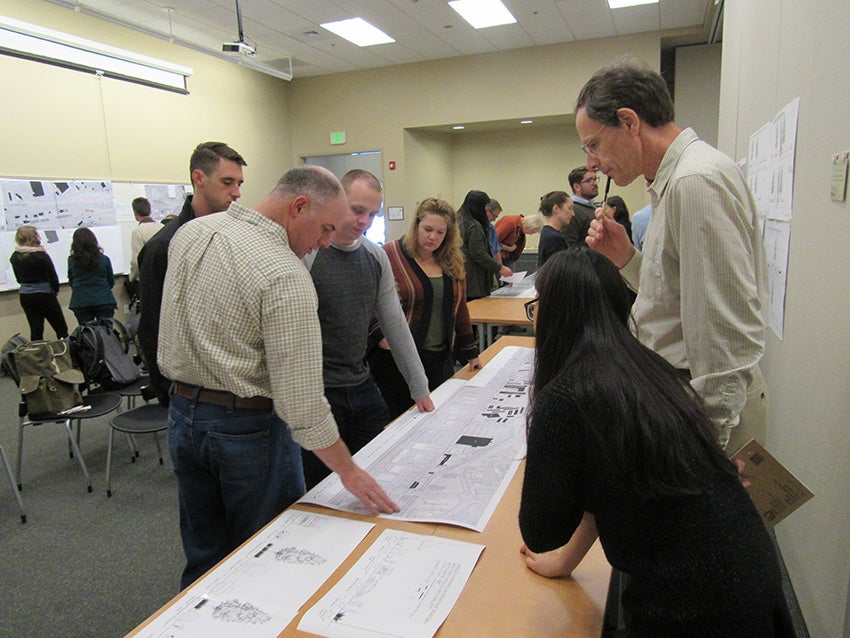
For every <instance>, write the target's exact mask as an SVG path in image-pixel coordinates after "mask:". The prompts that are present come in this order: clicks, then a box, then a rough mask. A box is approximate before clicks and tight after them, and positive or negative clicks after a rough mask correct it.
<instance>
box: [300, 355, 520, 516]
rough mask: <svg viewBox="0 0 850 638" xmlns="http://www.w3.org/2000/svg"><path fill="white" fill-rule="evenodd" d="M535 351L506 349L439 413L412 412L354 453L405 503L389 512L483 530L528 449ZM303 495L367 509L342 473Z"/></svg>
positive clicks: (447, 398)
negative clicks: (356, 496)
mask: <svg viewBox="0 0 850 638" xmlns="http://www.w3.org/2000/svg"><path fill="white" fill-rule="evenodd" d="M533 358H534V351H533V350H532V349H531V348H517V347H508V348H505V349H504V350H502V352H500V353H499V355H497V356H496V357H494V359H493V360H492V361H491V362H490V363H488V364H487V365H486V366H484V368H483V369H482V370H481V371H479V372H478V374H477V375H476V376H475V377H473V380H472V381H471V382H469V381H468V382H466V383H463V384H462V385H459V386H457V385H456V386H454V387H455V388H456V390H455V391H454V392H453V393H451V394H450V396H441V397H440V399H441V400H440V403H439V405H438V407H437V409H436V410H435V411H434V412H429V413H419V412H416V411H415V410H412V411H408V412H406V413H405V414H404V415H402V416H401V417H400V418H399V419H398V420H396V421H395V422H394V423H393V424H392V425H391V426H390V427H389V428H387V429H386V430H384V432H382V433H381V434H380V435H379V436H378V437H377V438H375V439H374V440H373V441H372V442H371V443H369V444H368V445H367V446H366V447H364V448H363V449H362V450H360V451H359V452H358V453H357V454H356V455H355V457H354V458H355V460H356V461H357V463H358V465H360V466H361V467H363V468H364V469H366V470H367V471H368V472H369V473H370V474H371V475H372V476H373V477H374V478H375V479H376V480H377V481H378V482H379V483H380V484H381V486H382V487H383V488H384V489H385V490H386V491H387V493H388V494H389V496H390V498H392V499H393V500H394V501H395V502H396V503H397V504H398V505H399V507H400V508H401V511H400V512H399V513H397V514H392V515H387V514H382V516H383V517H384V518H393V519H397V520H403V521H417V522H431V523H448V524H451V525H460V526H462V527H467V528H469V529H473V530H476V531H479V532H480V531H482V530H483V529H484V527H485V526H486V525H487V521H488V520H489V519H490V516H491V515H492V513H493V510H494V509H495V507H496V504H498V502H499V499H500V498H501V497H502V494H504V491H505V489H506V488H507V486H508V483H510V481H511V478H512V477H513V475H514V473H515V472H516V469H517V467H518V466H519V463H520V461H521V460H522V458H523V457H524V456H525V426H526V412H527V409H528V387H529V385H530V382H531V370H532V362H533ZM441 389H442V388H441ZM450 389H451V388H449V389H448V390H450ZM448 390H447V391H448ZM301 502H304V503H312V504H314V505H322V506H324V507H330V508H332V509H338V510H343V511H347V512H356V513H359V514H366V513H367V512H366V509H365V508H364V507H363V505H362V504H361V503H360V502H359V501H358V500H357V499H356V498H355V497H354V496H352V495H351V494H350V493H349V492H347V491H346V490H345V488H344V487H343V486H342V482H341V481H340V480H339V478H338V477H337V476H336V475H335V474H334V475H331V476H329V477H328V478H326V479H325V480H324V481H322V482H321V483H319V484H318V485H317V486H316V487H315V488H313V489H312V490H310V491H309V492H308V493H307V494H306V495H305V496H304V497H303V498H302V499H301Z"/></svg>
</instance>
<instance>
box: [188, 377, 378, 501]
mask: <svg viewBox="0 0 850 638" xmlns="http://www.w3.org/2000/svg"><path fill="white" fill-rule="evenodd" d="M325 398H326V399H327V400H328V403H330V404H331V411H332V412H333V415H334V419H335V420H336V425H337V427H338V428H339V436H340V438H341V439H342V440H343V441H345V444H346V445H347V446H348V449H349V451H350V452H351V453H352V454H354V453H356V452H357V451H358V450H359V449H360V448H362V447H363V446H364V445H366V444H367V443H368V442H369V441H371V440H372V439H374V438H375V437H376V436H378V435H379V434H380V433H381V432H383V430H384V428H385V427H386V425H387V423H389V422H390V414H389V411H388V410H387V404H386V403H385V402H384V399H383V397H381V393H380V391H379V390H378V386H377V385H375V382H374V381H373V380H372V378H371V377H370V378H369V379H367V380H366V381H364V382H363V383H361V384H360V385H355V386H348V387H345V388H325ZM172 401H173V399H172ZM301 460H302V461H303V463H304V481H305V483H306V485H307V489H308V490H310V489H312V488H313V487H315V486H316V484H318V483H319V482H320V481H322V479H324V478H325V477H326V476H328V475H329V474H330V473H331V471H330V470H329V469H328V468H327V467H326V466H325V464H324V463H322V462H321V461H320V460H319V457H318V456H316V455H315V454H313V453H312V452H310V451H308V450H302V451H301Z"/></svg>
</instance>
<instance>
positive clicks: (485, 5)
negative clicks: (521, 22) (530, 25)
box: [449, 0, 516, 29]
mask: <svg viewBox="0 0 850 638" xmlns="http://www.w3.org/2000/svg"><path fill="white" fill-rule="evenodd" d="M449 6H450V7H451V8H452V9H454V10H455V11H457V12H458V13H459V14H460V16H461V17H462V18H463V19H464V20H466V21H467V22H468V23H469V24H471V25H472V26H473V27H474V28H476V29H486V28H487V27H497V26H499V25H502V24H514V23H515V22H516V18H515V17H513V15H512V14H511V12H510V11H508V8H507V7H506V6H505V5H503V4H502V1H501V0H453V1H452V2H449Z"/></svg>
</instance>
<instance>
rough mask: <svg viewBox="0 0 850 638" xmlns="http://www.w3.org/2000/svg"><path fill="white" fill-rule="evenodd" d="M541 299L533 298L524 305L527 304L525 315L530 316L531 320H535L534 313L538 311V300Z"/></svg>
mask: <svg viewBox="0 0 850 638" xmlns="http://www.w3.org/2000/svg"><path fill="white" fill-rule="evenodd" d="M538 301H540V300H539V299H532V300H531V301H526V302H525V303H524V304H523V305H524V306H525V316H526V317H528V320H529V321H534V313H536V312H537V302H538Z"/></svg>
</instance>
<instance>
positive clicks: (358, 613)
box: [298, 529, 484, 638]
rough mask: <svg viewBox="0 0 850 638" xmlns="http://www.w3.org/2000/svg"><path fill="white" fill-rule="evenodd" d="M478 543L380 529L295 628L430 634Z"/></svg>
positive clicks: (339, 637)
mask: <svg viewBox="0 0 850 638" xmlns="http://www.w3.org/2000/svg"><path fill="white" fill-rule="evenodd" d="M483 549H484V546H483V545H473V544H471V543H463V542H460V541H454V540H449V539H446V538H440V537H438V536H422V535H420V534H410V533H407V532H400V531H397V530H389V529H388V530H384V532H383V533H382V534H381V536H380V537H379V538H378V540H376V541H375V542H374V543H373V544H372V546H371V547H370V548H369V549H368V550H367V551H366V553H365V554H364V555H363V556H362V557H361V558H360V560H358V561H357V563H356V564H355V565H354V566H353V567H352V568H351V569H350V570H349V571H348V573H347V574H346V575H345V576H343V577H342V579H340V581H339V582H338V583H337V584H336V585H335V586H334V587H333V588H332V589H331V590H330V591H329V592H328V593H327V594H326V595H325V596H324V597H323V598H322V599H321V600H320V601H319V602H318V603H316V604H315V605H314V606H313V607H312V608H311V609H309V610H308V611H307V613H305V614H304V618H302V619H301V622H300V623H299V624H298V629H300V630H302V631H309V632H312V633H315V634H319V635H320V636H328V637H329V638H371V637H373V636H384V637H385V638H389V637H391V636H398V637H399V638H402V637H403V638H430V637H431V636H433V635H434V633H435V632H436V631H437V629H439V628H440V625H441V624H443V621H445V619H446V617H447V616H448V615H449V612H450V611H451V609H452V607H453V606H454V604H455V602H456V601H457V598H458V596H460V592H461V590H462V589H463V586H464V585H465V584H466V581H467V580H468V579H469V575H470V574H471V573H472V569H473V568H474V567H475V563H476V562H477V561H478V557H479V556H480V555H481V551H482V550H483Z"/></svg>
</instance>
